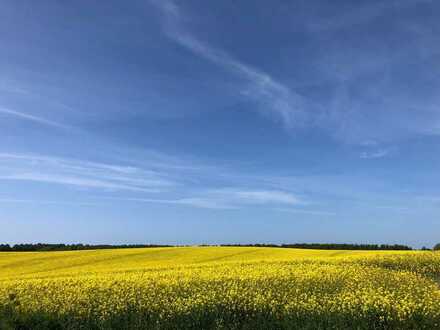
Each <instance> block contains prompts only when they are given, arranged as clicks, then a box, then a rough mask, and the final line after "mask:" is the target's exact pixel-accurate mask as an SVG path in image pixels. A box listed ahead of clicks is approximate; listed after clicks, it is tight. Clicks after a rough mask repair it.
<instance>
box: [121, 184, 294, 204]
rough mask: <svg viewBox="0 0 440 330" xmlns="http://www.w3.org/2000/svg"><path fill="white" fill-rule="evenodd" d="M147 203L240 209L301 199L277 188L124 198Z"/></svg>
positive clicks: (291, 202) (220, 190)
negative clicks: (156, 197) (181, 195)
mask: <svg viewBox="0 0 440 330" xmlns="http://www.w3.org/2000/svg"><path fill="white" fill-rule="evenodd" d="M122 200H127V201H133V202H145V203H159V204H175V205H185V206H191V207H196V208H206V209H238V208H242V207H245V206H257V205H262V204H264V205H265V206H276V205H296V204H301V201H300V200H299V199H298V198H297V197H296V196H294V195H293V194H290V193H287V192H283V191H275V190H240V189H232V188H228V189H218V190H208V191H202V192H198V193H195V194H194V196H192V197H186V198H177V199H151V198H122Z"/></svg>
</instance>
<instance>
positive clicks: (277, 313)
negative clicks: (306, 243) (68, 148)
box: [0, 247, 440, 329]
mask: <svg viewBox="0 0 440 330" xmlns="http://www.w3.org/2000/svg"><path fill="white" fill-rule="evenodd" d="M439 278H440V254H439V253H433V252H397V251H396V252H392V251H386V252H385V251H374V252H367V251H332V250H325V251H324V250H301V249H281V248H254V247H218V248H217V247H182V248H148V249H117V250H94V251H69V252H18V253H13V252H11V253H10V252H4V253H0V329H439V328H440V288H439V283H438V280H439Z"/></svg>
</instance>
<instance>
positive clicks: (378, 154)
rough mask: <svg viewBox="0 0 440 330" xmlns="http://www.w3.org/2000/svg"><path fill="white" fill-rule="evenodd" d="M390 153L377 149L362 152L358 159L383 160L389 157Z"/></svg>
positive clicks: (386, 150) (387, 150)
mask: <svg viewBox="0 0 440 330" xmlns="http://www.w3.org/2000/svg"><path fill="white" fill-rule="evenodd" d="M390 153H391V151H390V150H389V149H379V150H373V151H363V152H362V153H361V154H360V158H362V159H375V158H384V157H387V156H389V155H390Z"/></svg>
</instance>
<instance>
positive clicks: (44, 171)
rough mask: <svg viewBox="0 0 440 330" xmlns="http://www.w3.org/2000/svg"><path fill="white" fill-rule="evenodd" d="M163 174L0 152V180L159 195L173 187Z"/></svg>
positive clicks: (132, 168) (173, 184)
mask: <svg viewBox="0 0 440 330" xmlns="http://www.w3.org/2000/svg"><path fill="white" fill-rule="evenodd" d="M165 176H166V174H165V173H159V172H156V171H152V170H145V169H140V168H136V167H133V166H121V165H114V164H102V163H95V162H87V161H78V160H72V159H66V158H58V157H48V156H42V155H26V154H9V153H0V180H18V181H32V182H45V183H52V184H62V185H71V186H78V187H84V188H95V189H105V190H129V191H137V192H159V191H163V190H165V189H168V188H170V187H174V186H175V185H177V183H176V182H174V181H172V180H170V179H168V178H166V177H165Z"/></svg>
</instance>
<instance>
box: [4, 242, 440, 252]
mask: <svg viewBox="0 0 440 330" xmlns="http://www.w3.org/2000/svg"><path fill="white" fill-rule="evenodd" d="M173 246H175V245H159V244H125V245H111V244H101V245H93V244H46V243H37V244H15V245H9V244H0V252H2V251H5V252H32V251H75V250H100V249H128V248H155V247H173ZM199 246H212V245H209V244H206V245H205V244H203V245H199ZM216 246H229V247H233V246H236V247H276V248H297V249H321V250H412V248H411V247H409V246H406V245H400V244H393V245H389V244H332V243H325V244H322V243H296V244H220V245H216ZM437 248H439V247H437Z"/></svg>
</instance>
